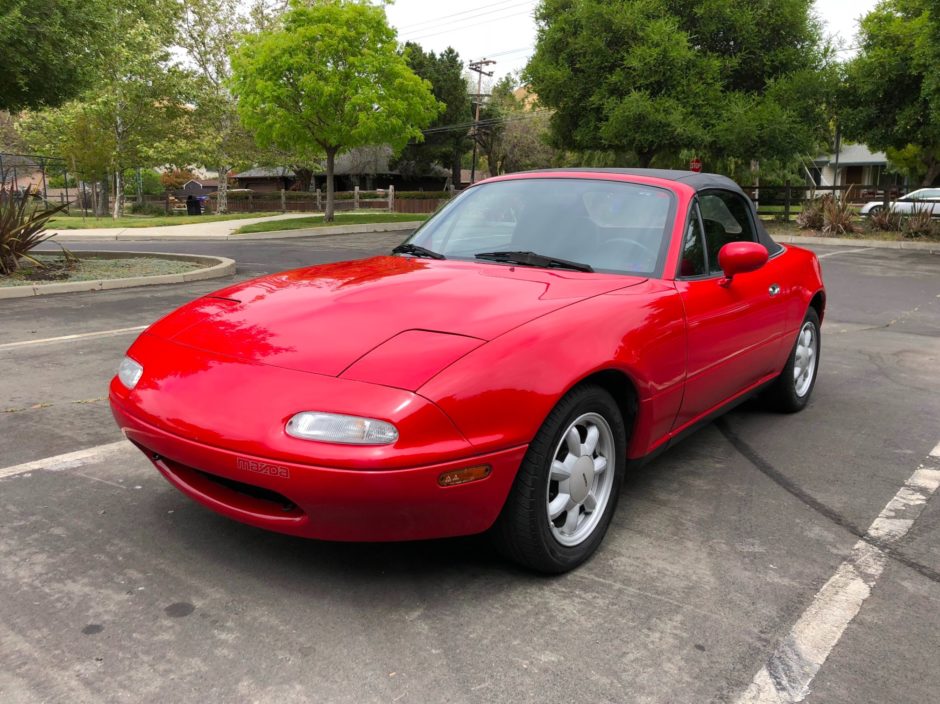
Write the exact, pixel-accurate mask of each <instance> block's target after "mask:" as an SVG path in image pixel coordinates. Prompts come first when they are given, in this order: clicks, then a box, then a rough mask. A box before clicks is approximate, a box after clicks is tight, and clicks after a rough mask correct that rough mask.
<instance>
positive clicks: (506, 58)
mask: <svg viewBox="0 0 940 704" xmlns="http://www.w3.org/2000/svg"><path fill="white" fill-rule="evenodd" d="M536 4H537V2H536V0H479V2H472V3H468V2H458V1H457V0H395V4H394V5H391V6H389V7H388V8H387V10H386V12H387V13H388V18H389V21H390V22H391V24H392V25H393V26H394V27H395V28H397V29H398V35H399V39H400V40H402V41H406V40H414V41H416V42H418V43H419V44H421V46H423V47H424V48H425V49H431V50H434V51H442V50H443V49H446V48H447V47H448V46H452V47H454V48H455V49H456V50H457V51H458V52H459V53H460V57H461V58H462V59H463V60H464V61H465V62H466V61H470V60H473V59H480V58H483V57H486V58H491V59H494V60H495V61H497V62H498V63H497V64H496V66H495V71H496V75H497V76H502V75H503V74H506V73H510V72H513V71H518V70H519V69H521V68H522V67H523V66H525V63H526V60H527V59H528V57H529V54H530V53H531V52H532V45H533V43H534V42H535V23H534V21H533V20H532V11H533V8H534V7H535V6H536ZM875 4H876V0H816V11H817V13H818V14H819V16H820V17H821V18H822V19H823V21H824V22H825V24H826V26H827V28H828V31H829V33H831V34H832V35H834V36H835V37H836V38H837V39H838V40H841V42H842V46H843V47H851V46H852V45H853V43H854V41H853V39H854V35H855V31H856V29H857V23H858V18H859V17H861V16H862V15H864V14H866V13H867V12H868V11H869V10H871V9H872V8H873V7H874V6H875ZM850 55H851V52H848V51H846V52H843V53H842V54H840V56H841V57H843V58H845V57H846V56H850Z"/></svg>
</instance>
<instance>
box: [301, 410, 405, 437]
mask: <svg viewBox="0 0 940 704" xmlns="http://www.w3.org/2000/svg"><path fill="white" fill-rule="evenodd" d="M286 430H287V434H288V435H291V436H292V437H295V438H300V439H301V440H318V441H320V442H333V443H340V444H343V445H391V444H392V443H393V442H395V441H396V440H398V429H397V428H396V427H395V426H394V425H392V424H391V423H387V422H386V421H384V420H376V419H375V418H360V417H359V416H344V415H339V414H337V413H321V412H319V411H304V412H303V413H298V414H297V415H295V416H294V417H293V418H291V419H290V420H289V421H287V428H286Z"/></svg>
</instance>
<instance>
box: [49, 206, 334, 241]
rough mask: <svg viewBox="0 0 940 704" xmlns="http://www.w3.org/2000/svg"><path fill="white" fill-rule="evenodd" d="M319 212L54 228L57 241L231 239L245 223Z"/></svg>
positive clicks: (283, 218)
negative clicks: (150, 224)
mask: <svg viewBox="0 0 940 704" xmlns="http://www.w3.org/2000/svg"><path fill="white" fill-rule="evenodd" d="M316 215H317V213H288V214H286V215H268V216H266V217H258V218H243V219H241V220H217V221H215V222H194V223H189V224H187V225H164V226H162V227H90V228H87V229H83V230H54V229H50V232H55V233H56V236H55V241H58V242H85V241H98V240H163V239H180V240H189V239H199V240H214V239H228V236H229V235H230V234H232V232H234V231H235V230H237V229H238V228H239V227H241V226H242V225H250V224H253V223H256V222H269V221H274V220H290V219H292V218H309V217H315V216H316Z"/></svg>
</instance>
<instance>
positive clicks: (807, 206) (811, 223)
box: [796, 194, 832, 230]
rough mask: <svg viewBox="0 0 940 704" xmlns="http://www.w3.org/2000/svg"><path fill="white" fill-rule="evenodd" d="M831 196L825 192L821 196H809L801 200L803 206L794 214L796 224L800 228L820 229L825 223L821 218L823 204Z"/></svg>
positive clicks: (830, 198)
mask: <svg viewBox="0 0 940 704" xmlns="http://www.w3.org/2000/svg"><path fill="white" fill-rule="evenodd" d="M826 199H829V200H832V196H831V195H829V194H826V195H824V196H822V197H821V198H811V199H810V200H807V201H803V207H802V209H801V210H800V212H799V213H798V214H797V216H796V224H797V226H798V227H799V228H800V229H801V230H821V229H822V228H823V225H824V224H825V222H824V220H823V204H824V203H825V201H826Z"/></svg>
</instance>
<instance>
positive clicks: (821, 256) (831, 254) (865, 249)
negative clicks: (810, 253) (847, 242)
mask: <svg viewBox="0 0 940 704" xmlns="http://www.w3.org/2000/svg"><path fill="white" fill-rule="evenodd" d="M872 249H873V247H859V248H858V249H842V250H839V251H838V252H828V253H827V254H817V255H816V258H817V259H825V258H826V257H834V256H836V255H838V254H852V253H853V252H870V251H872Z"/></svg>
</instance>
